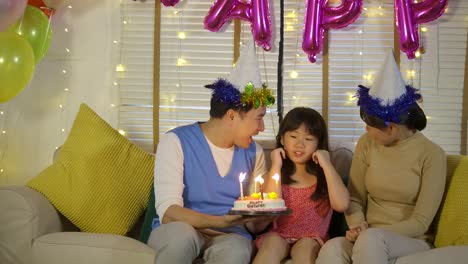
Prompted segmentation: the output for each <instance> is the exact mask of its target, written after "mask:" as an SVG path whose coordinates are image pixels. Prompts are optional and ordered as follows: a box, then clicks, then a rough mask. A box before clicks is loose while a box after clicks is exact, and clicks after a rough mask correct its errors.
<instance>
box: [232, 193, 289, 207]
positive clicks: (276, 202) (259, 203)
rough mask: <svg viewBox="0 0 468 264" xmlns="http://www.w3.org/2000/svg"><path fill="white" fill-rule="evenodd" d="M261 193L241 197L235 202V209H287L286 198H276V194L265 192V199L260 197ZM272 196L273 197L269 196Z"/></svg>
mask: <svg viewBox="0 0 468 264" xmlns="http://www.w3.org/2000/svg"><path fill="white" fill-rule="evenodd" d="M259 196H260V195H259V194H253V195H252V196H245V197H243V198H242V199H241V198H239V199H237V200H236V201H235V202H234V207H233V208H232V209H233V210H242V211H245V210H249V211H275V210H285V209H286V205H285V203H284V200H283V199H281V198H276V194H275V195H271V193H270V195H268V194H266V193H265V194H264V199H261V198H260V197H259ZM269 196H271V198H270V197H269Z"/></svg>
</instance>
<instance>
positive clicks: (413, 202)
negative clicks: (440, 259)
mask: <svg viewBox="0 0 468 264" xmlns="http://www.w3.org/2000/svg"><path fill="white" fill-rule="evenodd" d="M358 97H359V100H358V105H359V106H360V112H361V118H362V120H363V121H364V122H365V123H366V130H367V133H365V134H364V135H363V136H361V138H360V139H359V141H358V143H357V145H356V149H355V153H354V156H353V161H352V165H351V172H350V182H349V184H348V189H349V192H350V196H351V204H350V207H349V209H348V210H347V211H346V221H347V222H348V226H349V228H350V229H349V230H348V231H347V232H346V237H338V238H335V239H332V240H330V241H328V242H327V243H326V244H325V245H324V246H323V248H322V249H321V251H320V253H319V258H318V260H317V263H337V264H338V263H354V264H360V263H372V264H380V263H382V264H387V263H394V262H395V261H396V259H397V258H398V257H400V256H405V255H409V254H412V253H415V252H418V251H423V250H428V249H430V248H431V242H432V236H431V233H430V231H429V226H430V225H431V222H432V220H433V219H434V216H435V214H436V212H437V210H438V208H439V205H440V202H441V199H442V196H443V193H444V187H445V177H446V176H445V175H446V172H445V170H446V157H445V153H444V151H443V150H442V149H441V148H440V147H439V146H438V145H437V144H435V143H433V142H432V141H430V140H429V139H427V138H426V137H425V136H424V135H423V134H421V133H420V132H419V131H421V130H423V129H424V128H425V127H426V116H425V114H424V112H423V110H422V109H421V108H420V107H419V105H418V104H417V100H419V99H421V95H420V94H418V93H417V91H416V89H414V88H412V87H410V86H406V85H405V84H404V82H403V79H402V78H401V75H400V72H399V70H398V67H397V66H396V63H395V61H394V58H393V54H391V53H390V54H389V55H388V56H387V60H386V62H385V64H384V67H382V69H381V72H380V76H379V78H377V80H376V82H375V84H374V86H373V87H372V89H369V88H366V87H364V86H360V88H359V90H358Z"/></svg>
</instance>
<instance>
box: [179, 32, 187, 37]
mask: <svg viewBox="0 0 468 264" xmlns="http://www.w3.org/2000/svg"><path fill="white" fill-rule="evenodd" d="M177 36H178V37H179V39H185V38H186V35H185V32H179V34H178V35H177Z"/></svg>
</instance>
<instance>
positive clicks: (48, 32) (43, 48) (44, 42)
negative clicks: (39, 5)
mask: <svg viewBox="0 0 468 264" xmlns="http://www.w3.org/2000/svg"><path fill="white" fill-rule="evenodd" d="M47 9H48V10H49V11H50V16H49V22H48V23H47V29H46V34H45V36H44V39H43V41H42V44H41V49H40V51H41V52H40V53H39V54H44V53H43V52H44V50H45V49H46V43H47V39H48V38H49V37H50V31H49V30H50V25H51V22H52V16H54V13H55V10H54V9H53V8H48V7H47ZM38 59H39V58H36V62H37V61H38Z"/></svg>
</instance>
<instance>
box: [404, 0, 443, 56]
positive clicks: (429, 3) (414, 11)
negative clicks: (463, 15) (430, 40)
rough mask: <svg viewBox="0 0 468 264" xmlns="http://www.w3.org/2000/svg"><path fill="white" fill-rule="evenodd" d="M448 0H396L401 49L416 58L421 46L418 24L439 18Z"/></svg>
mask: <svg viewBox="0 0 468 264" xmlns="http://www.w3.org/2000/svg"><path fill="white" fill-rule="evenodd" d="M447 4H448V0H426V1H424V2H421V3H414V2H413V1H412V0H395V20H396V23H397V28H398V33H399V34H400V50H402V51H403V52H405V53H406V55H407V56H408V59H414V58H415V53H416V50H417V49H418V47H419V35H418V24H421V23H426V22H429V21H432V20H435V19H437V18H438V17H440V16H441V15H442V14H443V13H444V10H445V8H446V7H447Z"/></svg>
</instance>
